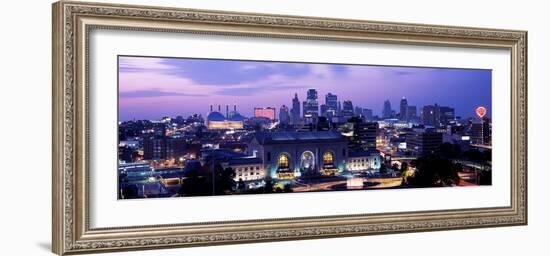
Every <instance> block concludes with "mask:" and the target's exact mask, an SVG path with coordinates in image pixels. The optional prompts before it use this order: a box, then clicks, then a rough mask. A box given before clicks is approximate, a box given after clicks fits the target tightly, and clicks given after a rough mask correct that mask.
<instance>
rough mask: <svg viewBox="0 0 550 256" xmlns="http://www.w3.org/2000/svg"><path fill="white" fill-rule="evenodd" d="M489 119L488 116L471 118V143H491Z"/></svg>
mask: <svg viewBox="0 0 550 256" xmlns="http://www.w3.org/2000/svg"><path fill="white" fill-rule="evenodd" d="M490 123H491V121H490V120H489V119H488V118H486V117H485V118H483V119H475V120H472V125H471V127H470V132H469V134H470V137H471V142H472V143H473V144H484V145H490V144H491V125H490Z"/></svg>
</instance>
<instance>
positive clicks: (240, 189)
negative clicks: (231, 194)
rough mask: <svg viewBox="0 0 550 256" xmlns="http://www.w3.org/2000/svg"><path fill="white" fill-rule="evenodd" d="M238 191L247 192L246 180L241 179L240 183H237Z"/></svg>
mask: <svg viewBox="0 0 550 256" xmlns="http://www.w3.org/2000/svg"><path fill="white" fill-rule="evenodd" d="M237 189H238V190H239V191H240V192H244V191H245V190H246V184H244V180H243V179H239V182H238V183H237Z"/></svg>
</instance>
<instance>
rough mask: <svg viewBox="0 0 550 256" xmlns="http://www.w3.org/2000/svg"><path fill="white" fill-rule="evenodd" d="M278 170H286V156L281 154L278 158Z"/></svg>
mask: <svg viewBox="0 0 550 256" xmlns="http://www.w3.org/2000/svg"><path fill="white" fill-rule="evenodd" d="M279 168H288V156H287V155H285V154H282V155H280V156H279Z"/></svg>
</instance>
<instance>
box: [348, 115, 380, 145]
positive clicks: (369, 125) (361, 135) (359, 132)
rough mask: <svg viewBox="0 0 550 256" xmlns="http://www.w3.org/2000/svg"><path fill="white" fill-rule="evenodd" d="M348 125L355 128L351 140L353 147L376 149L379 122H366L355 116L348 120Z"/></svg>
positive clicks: (350, 143)
mask: <svg viewBox="0 0 550 256" xmlns="http://www.w3.org/2000/svg"><path fill="white" fill-rule="evenodd" d="M348 125H351V127H352V129H353V135H352V136H351V138H350V141H349V147H350V148H351V149H363V150H374V149H376V134H377V132H378V122H364V121H363V120H362V119H361V118H359V117H353V118H350V119H349V120H348Z"/></svg>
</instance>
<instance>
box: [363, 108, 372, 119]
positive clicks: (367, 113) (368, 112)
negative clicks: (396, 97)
mask: <svg viewBox="0 0 550 256" xmlns="http://www.w3.org/2000/svg"><path fill="white" fill-rule="evenodd" d="M363 116H364V117H365V120H366V121H372V109H368V108H364V109H363Z"/></svg>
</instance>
